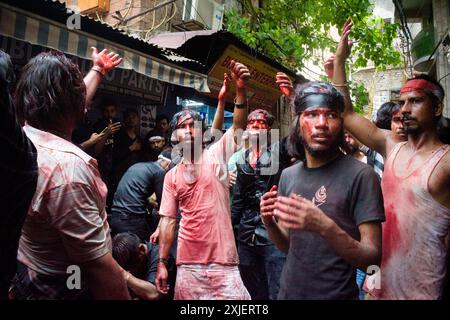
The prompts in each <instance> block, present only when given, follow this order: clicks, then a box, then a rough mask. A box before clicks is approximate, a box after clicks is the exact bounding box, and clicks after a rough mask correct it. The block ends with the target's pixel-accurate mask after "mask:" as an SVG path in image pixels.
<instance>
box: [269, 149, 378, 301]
mask: <svg viewBox="0 0 450 320" xmlns="http://www.w3.org/2000/svg"><path fill="white" fill-rule="evenodd" d="M292 193H296V194H298V195H301V196H302V197H304V198H306V199H309V200H311V201H313V203H315V205H316V206H318V207H319V208H320V209H321V210H322V211H323V212H324V213H325V214H326V215H327V216H329V217H330V218H331V219H333V221H334V222H335V223H336V224H337V225H338V226H339V227H340V228H341V229H343V230H344V231H345V232H347V233H348V234H349V235H350V236H351V237H353V238H354V239H356V240H359V239H360V233H359V230H358V226H359V225H360V224H362V223H366V222H369V221H380V222H381V221H384V219H385V217H384V208H383V197H382V193H381V187H380V183H379V180H378V178H377V176H376V174H375V172H374V171H373V169H372V168H371V167H369V166H368V165H366V164H363V163H361V162H359V161H357V160H356V159H354V158H353V157H351V156H344V155H340V156H339V157H338V158H336V159H335V160H333V161H331V162H329V163H327V164H326V165H324V166H322V167H319V168H307V167H306V166H305V165H304V164H303V163H302V162H300V163H298V164H296V165H294V166H292V167H290V168H287V169H285V170H283V172H282V174H281V179H280V184H279V195H281V196H289V195H291V194H292ZM289 243H290V246H289V252H288V256H287V261H286V264H285V266H284V269H283V273H282V275H281V281H280V292H279V296H278V298H279V299H320V300H323V299H327V300H338V299H358V287H357V285H356V275H355V274H356V268H355V267H353V266H351V265H350V264H348V263H347V262H346V261H345V260H344V259H343V258H341V257H340V256H338V255H337V254H336V253H335V252H334V250H333V249H332V248H331V247H330V246H329V245H328V243H327V242H326V241H325V240H324V239H323V238H322V237H321V236H320V235H318V234H317V233H313V232H308V231H300V230H290V232H289Z"/></svg>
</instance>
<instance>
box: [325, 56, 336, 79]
mask: <svg viewBox="0 0 450 320" xmlns="http://www.w3.org/2000/svg"><path fill="white" fill-rule="evenodd" d="M334 59H336V56H335V55H334V54H333V55H331V56H330V57H328V59H327V60H325V62H324V63H323V68H324V69H325V72H326V74H327V76H328V78H330V79H333V74H334V72H333V68H334Z"/></svg>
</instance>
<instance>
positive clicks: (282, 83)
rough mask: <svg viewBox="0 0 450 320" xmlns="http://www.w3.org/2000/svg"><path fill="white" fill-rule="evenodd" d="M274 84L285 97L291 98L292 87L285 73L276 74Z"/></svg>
mask: <svg viewBox="0 0 450 320" xmlns="http://www.w3.org/2000/svg"><path fill="white" fill-rule="evenodd" d="M275 82H276V83H277V85H278V87H279V88H280V90H281V92H282V93H283V94H284V95H285V96H286V97H288V98H289V97H291V96H292V94H293V92H294V87H293V86H292V81H291V79H290V78H289V77H288V76H287V75H286V74H285V73H283V72H277V74H276V75H275Z"/></svg>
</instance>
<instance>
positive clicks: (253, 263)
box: [238, 242, 286, 300]
mask: <svg viewBox="0 0 450 320" xmlns="http://www.w3.org/2000/svg"><path fill="white" fill-rule="evenodd" d="M238 253H239V271H240V274H241V277H242V281H243V282H244V285H245V287H246V288H247V290H248V292H249V293H250V295H251V297H252V300H269V299H270V300H276V299H277V296H278V290H279V289H280V277H281V271H282V270H283V266H284V263H285V262H286V255H285V254H284V253H283V252H281V251H280V250H278V249H277V247H275V245H267V246H249V245H247V244H245V243H242V242H239V243H238Z"/></svg>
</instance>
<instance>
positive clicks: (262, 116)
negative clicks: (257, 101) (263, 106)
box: [247, 112, 267, 122]
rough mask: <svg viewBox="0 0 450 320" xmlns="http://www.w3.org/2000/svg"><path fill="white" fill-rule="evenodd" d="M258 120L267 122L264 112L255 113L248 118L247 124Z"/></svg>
mask: <svg viewBox="0 0 450 320" xmlns="http://www.w3.org/2000/svg"><path fill="white" fill-rule="evenodd" d="M256 120H263V121H267V117H266V115H265V114H264V113H263V112H254V113H251V114H250V115H249V116H248V119H247V122H250V121H256Z"/></svg>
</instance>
